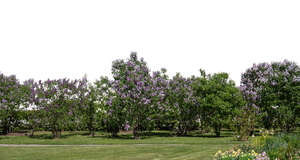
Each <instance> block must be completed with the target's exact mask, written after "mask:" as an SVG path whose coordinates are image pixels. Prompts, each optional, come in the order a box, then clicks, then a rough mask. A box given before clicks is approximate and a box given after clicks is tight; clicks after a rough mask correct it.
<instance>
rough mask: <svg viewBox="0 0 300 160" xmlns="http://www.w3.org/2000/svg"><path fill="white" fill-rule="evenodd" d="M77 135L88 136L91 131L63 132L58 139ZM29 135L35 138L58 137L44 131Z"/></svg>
mask: <svg viewBox="0 0 300 160" xmlns="http://www.w3.org/2000/svg"><path fill="white" fill-rule="evenodd" d="M77 135H81V136H88V135H89V133H87V132H72V133H62V135H61V136H60V137H59V138H58V139H65V138H68V137H72V136H77ZM28 137H29V138H33V139H56V138H55V137H53V135H52V134H49V133H42V134H41V133H39V134H35V135H33V136H28Z"/></svg>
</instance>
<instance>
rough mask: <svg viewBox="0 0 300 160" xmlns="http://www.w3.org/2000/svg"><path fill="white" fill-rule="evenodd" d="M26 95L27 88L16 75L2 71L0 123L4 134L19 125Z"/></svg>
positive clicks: (0, 74) (0, 82)
mask: <svg viewBox="0 0 300 160" xmlns="http://www.w3.org/2000/svg"><path fill="white" fill-rule="evenodd" d="M25 97H26V94H25V88H24V86H23V85H21V84H20V83H19V81H18V79H17V78H16V76H14V75H11V76H5V75H4V74H2V73H0V124H1V126H2V128H3V133H4V134H7V133H9V131H11V130H13V128H14V127H16V126H18V123H19V120H20V119H21V115H20V113H21V112H20V110H22V108H21V104H23V103H24V102H25Z"/></svg>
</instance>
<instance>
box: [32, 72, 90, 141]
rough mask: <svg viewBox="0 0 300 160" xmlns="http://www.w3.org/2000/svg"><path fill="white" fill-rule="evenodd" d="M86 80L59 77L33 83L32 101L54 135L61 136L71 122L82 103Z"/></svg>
mask: <svg viewBox="0 0 300 160" xmlns="http://www.w3.org/2000/svg"><path fill="white" fill-rule="evenodd" d="M85 83H86V80H84V79H83V80H69V79H66V78H64V79H57V80H49V79H48V80H46V81H44V82H42V81H39V82H36V83H34V84H33V85H32V89H31V97H30V102H31V103H32V104H33V105H35V106H36V107H37V109H38V110H39V111H40V112H41V114H42V116H41V121H42V123H43V126H44V128H45V129H46V130H48V129H49V130H51V131H52V134H53V137H55V138H59V137H60V136H61V131H62V130H63V129H65V128H66V127H67V126H68V125H69V123H70V122H72V121H70V118H72V117H73V115H74V114H75V113H76V107H75V106H77V105H80V98H79V96H80V95H79V94H80V90H81V89H82V88H83V87H84V86H85Z"/></svg>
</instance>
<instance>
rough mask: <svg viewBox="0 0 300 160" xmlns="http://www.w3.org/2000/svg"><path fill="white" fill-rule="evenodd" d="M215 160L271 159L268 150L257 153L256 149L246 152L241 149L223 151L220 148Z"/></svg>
mask: <svg viewBox="0 0 300 160" xmlns="http://www.w3.org/2000/svg"><path fill="white" fill-rule="evenodd" d="M215 160H270V158H269V157H268V156H267V154H266V152H262V153H256V152H255V151H254V150H252V151H251V152H246V153H244V152H243V151H241V149H238V150H229V151H225V152H222V151H221V150H219V151H218V152H217V153H216V154H215Z"/></svg>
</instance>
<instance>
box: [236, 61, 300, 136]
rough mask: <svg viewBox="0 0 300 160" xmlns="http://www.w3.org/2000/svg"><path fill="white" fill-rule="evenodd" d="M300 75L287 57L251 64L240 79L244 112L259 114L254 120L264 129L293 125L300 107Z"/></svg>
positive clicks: (292, 126)
mask: <svg viewBox="0 0 300 160" xmlns="http://www.w3.org/2000/svg"><path fill="white" fill-rule="evenodd" d="M299 77H300V67H299V66H298V65H297V64H296V63H294V62H290V61H288V60H284V61H283V62H273V63H260V64H254V65H253V66H252V67H251V68H249V69H247V71H246V72H245V73H243V74H242V79H241V86H240V90H241V91H242V93H243V96H244V98H245V99H246V100H247V105H246V106H245V108H244V110H245V112H248V113H252V115H254V114H257V115H259V116H258V117H259V119H257V120H258V121H259V122H261V125H263V127H265V128H267V129H270V128H274V127H278V126H279V127H281V128H282V129H285V130H286V131H289V130H290V129H292V128H294V127H295V124H296V117H297V116H299V109H300V104H299V102H300V98H299V97H300V94H299V93H300V83H299V81H298V79H299ZM253 129H254V123H253V124H252V130H253Z"/></svg>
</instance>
